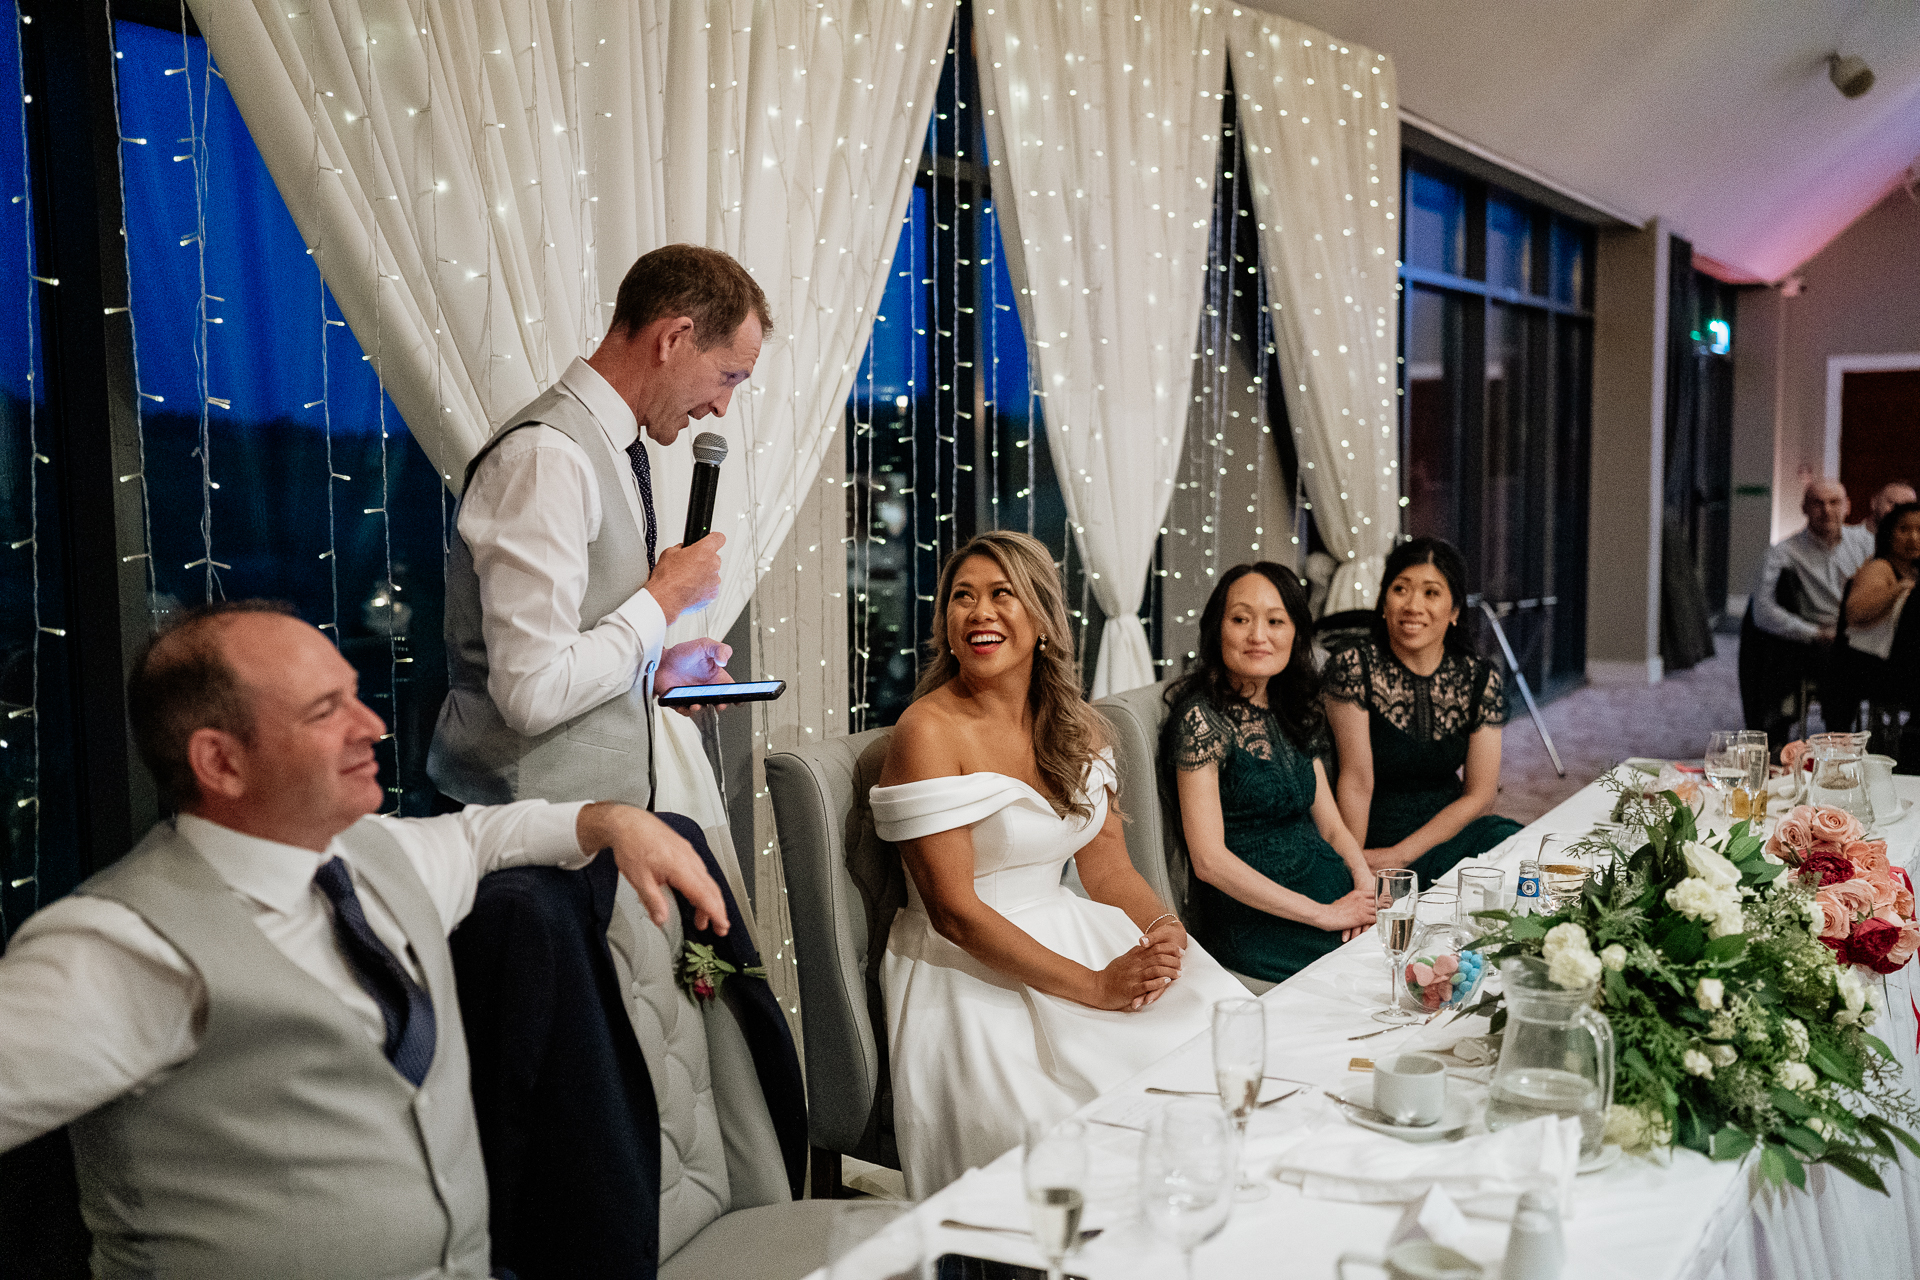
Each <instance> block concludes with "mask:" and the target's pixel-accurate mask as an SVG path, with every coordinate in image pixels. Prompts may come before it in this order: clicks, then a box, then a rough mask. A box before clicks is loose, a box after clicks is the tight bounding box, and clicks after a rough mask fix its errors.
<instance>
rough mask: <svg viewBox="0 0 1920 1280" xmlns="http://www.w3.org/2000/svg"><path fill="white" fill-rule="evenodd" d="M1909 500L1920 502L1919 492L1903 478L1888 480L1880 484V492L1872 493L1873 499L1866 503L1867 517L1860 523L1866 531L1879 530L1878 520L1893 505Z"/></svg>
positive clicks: (1891, 508)
mask: <svg viewBox="0 0 1920 1280" xmlns="http://www.w3.org/2000/svg"><path fill="white" fill-rule="evenodd" d="M1909 502H1920V493H1915V492H1914V489H1913V486H1912V485H1910V484H1908V483H1907V482H1906V481H1905V480H1889V481H1888V482H1887V483H1885V484H1883V485H1881V486H1880V492H1878V493H1876V494H1874V495H1873V501H1872V502H1870V503H1868V504H1867V518H1866V519H1865V520H1862V521H1861V522H1860V523H1861V524H1863V525H1865V526H1866V530H1867V532H1868V533H1873V534H1877V533H1879V532H1880V522H1881V521H1882V520H1884V519H1886V518H1887V513H1888V512H1889V511H1892V510H1893V509H1894V508H1895V507H1898V506H1901V505H1903V504H1905V503H1909Z"/></svg>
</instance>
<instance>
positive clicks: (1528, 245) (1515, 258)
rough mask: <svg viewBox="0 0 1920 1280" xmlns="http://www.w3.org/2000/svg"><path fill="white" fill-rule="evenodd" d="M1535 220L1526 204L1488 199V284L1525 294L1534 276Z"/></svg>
mask: <svg viewBox="0 0 1920 1280" xmlns="http://www.w3.org/2000/svg"><path fill="white" fill-rule="evenodd" d="M1532 268H1533V219H1532V217H1530V216H1529V215H1528V212H1527V208H1526V206H1525V205H1522V204H1520V203H1518V202H1517V201H1508V200H1502V199H1500V198H1498V197H1490V198H1489V199H1488V200H1487V283H1488V284H1491V285H1497V286H1499V287H1500V288H1503V289H1518V290H1520V291H1521V292H1522V293H1525V292H1526V291H1527V288H1528V283H1529V281H1531V279H1532V277H1533V271H1532Z"/></svg>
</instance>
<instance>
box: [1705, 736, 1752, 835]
mask: <svg viewBox="0 0 1920 1280" xmlns="http://www.w3.org/2000/svg"><path fill="white" fill-rule="evenodd" d="M1705 764H1706V768H1707V778H1706V781H1707V789H1708V790H1709V791H1712V792H1713V793H1714V794H1715V795H1717V796H1719V797H1720V812H1721V814H1722V815H1723V816H1724V817H1725V819H1726V820H1727V821H1728V822H1729V823H1731V822H1732V821H1733V789H1734V788H1735V787H1739V786H1745V785H1746V781H1747V749H1746V745H1745V744H1744V743H1742V742H1741V741H1740V731H1739V730H1737V729H1722V730H1719V731H1718V732H1715V733H1712V734H1709V735H1708V736H1707V754H1706V760H1705Z"/></svg>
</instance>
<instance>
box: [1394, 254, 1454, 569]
mask: <svg viewBox="0 0 1920 1280" xmlns="http://www.w3.org/2000/svg"><path fill="white" fill-rule="evenodd" d="M1458 333H1459V307H1458V303H1456V302H1454V301H1453V300H1451V299H1449V298H1448V297H1447V295H1445V294H1443V293H1441V292H1439V291H1438V290H1435V289H1421V288H1415V289H1413V290H1411V291H1410V292H1409V294H1408V297H1407V335H1406V360H1407V363H1406V370H1405V378H1406V392H1407V394H1406V436H1405V442H1406V443H1405V452H1404V458H1403V461H1402V463H1401V475H1402V484H1403V486H1404V489H1405V493H1406V498H1407V508H1406V525H1405V527H1406V531H1407V533H1408V535H1409V536H1411V537H1416V538H1420V537H1435V538H1445V539H1446V540H1447V541H1449V542H1455V541H1458V539H1459V536H1460V535H1459V531H1458V529H1457V527H1456V521H1455V513H1454V500H1455V495H1456V491H1457V485H1458V479H1457V477H1458V474H1459V432H1458V425H1459V378H1458V367H1457V366H1458V362H1459V338H1458Z"/></svg>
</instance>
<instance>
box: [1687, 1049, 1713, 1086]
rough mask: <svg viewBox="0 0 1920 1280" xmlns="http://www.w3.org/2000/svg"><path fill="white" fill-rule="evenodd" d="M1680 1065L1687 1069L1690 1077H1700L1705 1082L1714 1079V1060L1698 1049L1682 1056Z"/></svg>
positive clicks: (1690, 1050) (1688, 1051)
mask: <svg viewBox="0 0 1920 1280" xmlns="http://www.w3.org/2000/svg"><path fill="white" fill-rule="evenodd" d="M1680 1065H1681V1066H1683V1067H1685V1068H1686V1069H1687V1074H1688V1075H1690V1076H1699V1077H1700V1078H1701V1079H1703V1080H1711V1079H1713V1059H1712V1058H1709V1057H1708V1056H1707V1055H1706V1054H1704V1053H1702V1052H1700V1051H1699V1050H1698V1049H1689V1050H1687V1051H1686V1052H1685V1053H1684V1054H1682V1055H1680Z"/></svg>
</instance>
